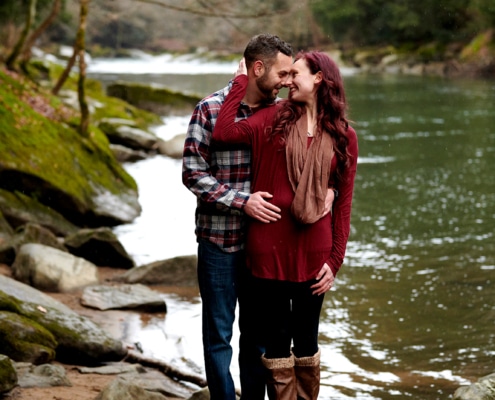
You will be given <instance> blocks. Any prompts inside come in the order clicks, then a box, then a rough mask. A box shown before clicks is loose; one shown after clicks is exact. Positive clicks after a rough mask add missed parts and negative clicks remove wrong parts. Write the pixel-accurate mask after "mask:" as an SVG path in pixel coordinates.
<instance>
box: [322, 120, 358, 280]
mask: <svg viewBox="0 0 495 400" xmlns="http://www.w3.org/2000/svg"><path fill="white" fill-rule="evenodd" d="M347 134H348V137H349V145H348V148H347V151H348V153H349V154H350V155H351V160H350V164H349V165H348V166H347V167H346V169H345V171H344V174H343V177H342V180H341V182H340V183H339V185H338V187H337V188H336V189H337V190H338V192H339V197H338V199H337V200H336V201H335V203H334V210H333V214H332V226H333V232H332V233H333V235H332V236H333V245H332V252H331V254H330V258H329V260H328V261H327V263H328V265H329V266H330V268H331V269H332V272H333V274H334V276H335V275H336V274H337V271H338V270H339V269H340V267H341V265H342V263H343V262H344V256H345V250H346V247H347V240H348V238H349V232H350V229H351V208H352V196H353V193H354V179H355V177H356V170H357V160H358V140H357V135H356V132H355V131H354V129H353V128H351V127H349V129H348V131H347Z"/></svg>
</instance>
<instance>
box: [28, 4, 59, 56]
mask: <svg viewBox="0 0 495 400" xmlns="http://www.w3.org/2000/svg"><path fill="white" fill-rule="evenodd" d="M61 4H62V0H54V1H53V6H52V11H51V12H50V15H48V17H46V19H45V20H44V21H43V22H42V23H41V24H40V26H38V28H37V29H36V30H35V31H34V32H33V33H31V35H29V37H28V38H27V40H26V43H25V44H24V50H23V52H22V62H23V63H27V62H28V61H29V59H30V58H31V49H32V47H33V46H34V43H35V42H36V39H38V38H39V37H40V36H41V34H42V33H43V32H44V31H45V30H46V28H48V27H49V26H50V25H51V24H52V23H53V21H55V18H57V15H58V14H59V12H60V8H61Z"/></svg>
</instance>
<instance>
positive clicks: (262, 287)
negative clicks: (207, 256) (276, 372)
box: [252, 278, 325, 358]
mask: <svg viewBox="0 0 495 400" xmlns="http://www.w3.org/2000/svg"><path fill="white" fill-rule="evenodd" d="M315 283H316V280H311V281H307V282H287V281H278V280H271V279H258V278H254V279H253V288H252V290H253V291H252V295H253V296H256V297H257V298H258V301H259V302H260V303H261V306H260V309H259V313H260V316H261V318H260V320H261V321H260V322H262V325H261V326H260V327H259V328H258V329H260V334H261V335H262V336H263V337H264V342H265V344H266V353H265V357H266V358H286V357H289V356H290V351H291V345H292V344H293V346H294V347H293V352H294V354H295V356H296V357H311V356H313V355H314V354H315V353H316V352H317V351H318V328H319V322H320V312H321V307H322V305H323V299H324V297H325V296H324V295H314V294H312V293H311V292H312V290H311V288H310V287H311V286H312V285H313V284H315Z"/></svg>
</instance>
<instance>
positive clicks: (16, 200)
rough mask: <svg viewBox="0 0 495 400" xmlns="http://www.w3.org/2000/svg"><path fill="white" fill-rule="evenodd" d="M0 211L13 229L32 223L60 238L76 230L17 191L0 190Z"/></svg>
mask: <svg viewBox="0 0 495 400" xmlns="http://www.w3.org/2000/svg"><path fill="white" fill-rule="evenodd" d="M0 164H1V163H0ZM0 211H1V212H2V213H3V215H4V216H5V218H6V219H7V220H8V221H9V222H10V224H11V226H12V227H13V228H18V227H19V226H21V225H24V224H26V223H28V222H32V223H35V224H37V225H40V226H43V227H44V228H46V229H49V230H50V231H51V232H53V233H54V234H56V235H61V236H64V235H68V234H69V233H71V232H75V231H76V230H77V229H78V228H77V226H75V225H74V224H72V223H71V222H69V221H68V220H67V219H66V218H65V217H64V216H62V215H61V214H60V213H59V212H58V211H56V210H54V209H53V208H50V207H48V206H46V205H44V204H42V203H40V202H39V201H38V200H36V199H33V198H31V197H29V196H27V195H25V194H23V193H21V192H17V191H16V192H10V191H7V190H3V189H0Z"/></svg>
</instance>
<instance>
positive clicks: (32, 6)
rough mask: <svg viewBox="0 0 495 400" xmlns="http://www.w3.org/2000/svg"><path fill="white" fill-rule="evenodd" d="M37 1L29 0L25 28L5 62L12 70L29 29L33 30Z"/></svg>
mask: <svg viewBox="0 0 495 400" xmlns="http://www.w3.org/2000/svg"><path fill="white" fill-rule="evenodd" d="M36 1H37V0H29V9H28V13H27V15H26V24H25V26H24V29H23V30H22V33H21V36H20V38H19V40H18V41H17V43H16V45H15V46H14V49H13V50H12V53H11V54H10V56H9V57H8V58H7V61H6V62H5V64H6V66H7V68H8V69H10V70H13V69H15V66H16V62H17V58H18V57H19V54H21V51H22V48H23V47H24V43H25V42H26V38H27V36H28V34H29V31H30V30H31V25H32V24H33V20H34V17H35V16H36Z"/></svg>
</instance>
